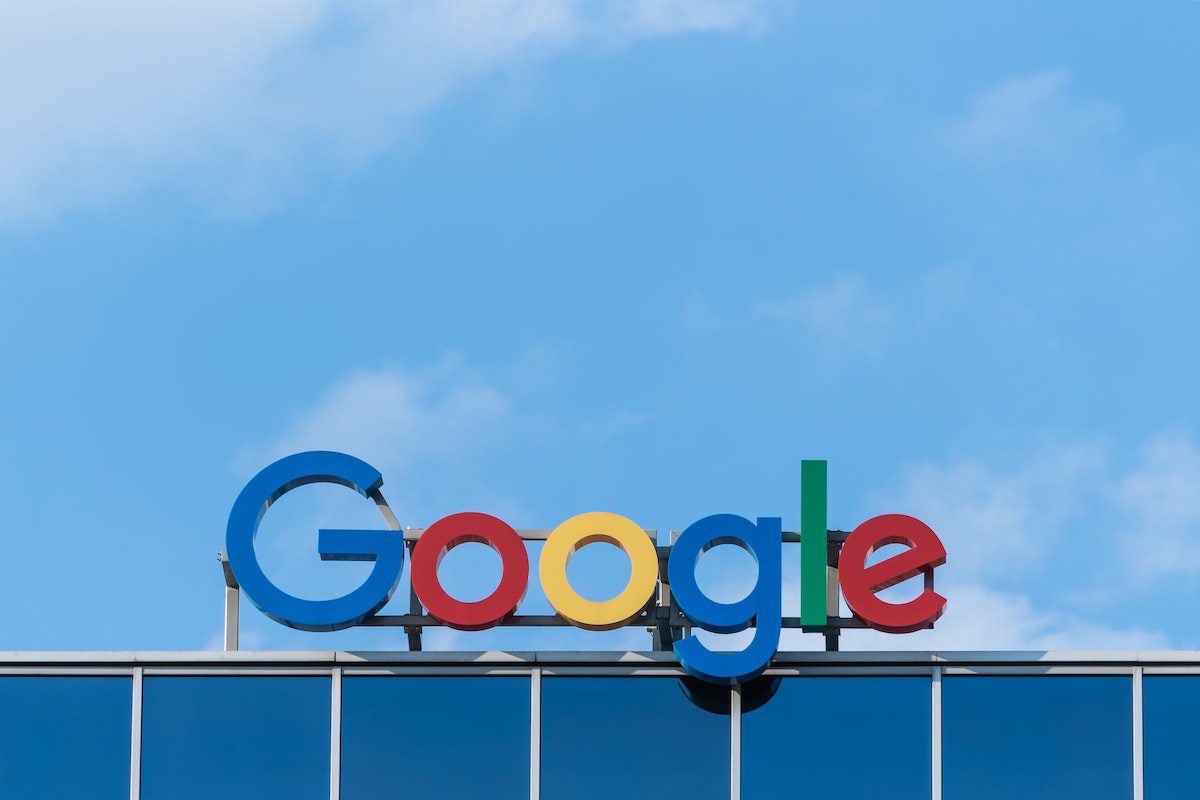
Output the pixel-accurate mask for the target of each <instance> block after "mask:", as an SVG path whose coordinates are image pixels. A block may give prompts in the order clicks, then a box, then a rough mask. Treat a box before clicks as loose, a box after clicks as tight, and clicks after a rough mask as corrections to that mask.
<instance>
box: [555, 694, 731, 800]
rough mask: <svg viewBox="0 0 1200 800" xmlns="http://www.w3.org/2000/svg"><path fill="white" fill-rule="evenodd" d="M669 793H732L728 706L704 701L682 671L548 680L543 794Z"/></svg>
mask: <svg viewBox="0 0 1200 800" xmlns="http://www.w3.org/2000/svg"><path fill="white" fill-rule="evenodd" d="M728 694H729V693H728V690H724V697H725V702H726V703H727V702H728ZM664 796H671V797H687V798H688V800H727V799H728V797H729V715H728V713H714V712H712V711H706V710H704V709H702V708H700V707H699V706H697V705H696V704H695V703H693V702H692V701H691V700H690V699H689V698H688V696H687V695H686V694H685V693H684V690H683V684H682V683H681V682H680V681H679V680H677V679H675V678H649V677H628V678H582V677H580V678H574V677H554V678H550V677H548V678H546V679H544V680H543V681H542V797H543V798H546V800H613V798H621V800H642V798H645V800H661V798H662V797H664Z"/></svg>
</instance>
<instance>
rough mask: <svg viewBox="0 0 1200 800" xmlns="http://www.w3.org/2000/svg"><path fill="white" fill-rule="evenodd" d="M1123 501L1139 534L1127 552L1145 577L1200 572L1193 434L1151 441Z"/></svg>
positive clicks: (1122, 487) (1199, 490)
mask: <svg viewBox="0 0 1200 800" xmlns="http://www.w3.org/2000/svg"><path fill="white" fill-rule="evenodd" d="M1117 498H1118V501H1119V503H1120V505H1121V507H1122V508H1123V509H1124V511H1125V512H1126V513H1127V515H1128V518H1129V521H1130V525H1129V527H1130V529H1131V530H1132V532H1133V535H1132V536H1128V537H1124V538H1123V541H1124V542H1125V544H1126V550H1125V553H1124V554H1125V556H1126V558H1127V559H1128V563H1130V564H1132V565H1133V567H1134V568H1135V570H1136V571H1137V574H1138V575H1139V577H1141V578H1143V579H1152V578H1155V577H1162V576H1169V575H1189V576H1196V575H1197V574H1200V450H1197V447H1196V442H1195V440H1194V439H1193V438H1192V437H1191V436H1190V435H1188V434H1187V433H1186V432H1182V431H1173V432H1166V433H1162V434H1159V435H1158V436H1155V437H1152V438H1151V439H1149V440H1148V441H1147V442H1146V443H1145V444H1144V445H1143V446H1142V448H1141V453H1140V457H1139V460H1138V462H1137V464H1136V465H1135V467H1134V468H1133V469H1132V470H1131V471H1130V472H1128V473H1127V474H1126V475H1124V477H1122V478H1121V480H1120V482H1119V483H1118V486H1117Z"/></svg>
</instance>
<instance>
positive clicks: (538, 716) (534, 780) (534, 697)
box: [529, 668, 542, 800]
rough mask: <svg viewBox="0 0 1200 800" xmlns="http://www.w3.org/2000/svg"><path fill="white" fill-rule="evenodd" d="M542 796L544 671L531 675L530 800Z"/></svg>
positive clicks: (536, 799)
mask: <svg viewBox="0 0 1200 800" xmlns="http://www.w3.org/2000/svg"><path fill="white" fill-rule="evenodd" d="M541 796H542V671H541V670H540V669H536V668H535V669H534V670H533V672H532V673H531V674H530V676H529V800H539V798H540V797H541Z"/></svg>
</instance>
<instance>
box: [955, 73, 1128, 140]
mask: <svg viewBox="0 0 1200 800" xmlns="http://www.w3.org/2000/svg"><path fill="white" fill-rule="evenodd" d="M1069 83H1070V82H1069V79H1068V75H1067V73H1066V72H1065V71H1064V70H1061V69H1055V70H1047V71H1045V72H1039V73H1036V74H1033V75H1024V76H1020V77H1016V78H1012V79H1009V80H1006V81H1004V82H1003V83H1000V84H999V85H997V86H993V87H991V88H989V89H987V90H985V91H983V92H980V93H979V94H977V95H975V96H974V97H973V98H971V100H970V103H969V104H968V108H967V111H966V113H965V114H964V115H963V116H962V117H961V118H959V119H957V120H955V121H953V122H952V123H951V124H950V126H949V127H948V130H947V132H946V133H947V142H948V144H949V145H950V146H951V147H952V148H953V149H955V150H958V151H960V152H962V153H964V154H969V155H975V156H986V157H992V156H1021V155H1047V154H1059V153H1062V152H1065V151H1067V150H1069V149H1071V148H1072V147H1074V146H1075V145H1076V144H1078V143H1079V142H1082V141H1085V140H1087V139H1089V138H1091V137H1094V136H1096V135H1098V134H1102V133H1106V132H1109V131H1112V130H1114V129H1116V128H1117V127H1118V126H1119V124H1120V114H1119V113H1118V111H1117V110H1116V109H1115V108H1114V107H1112V106H1110V105H1108V104H1106V103H1102V102H1097V101H1089V100H1081V99H1079V98H1077V97H1075V96H1073V95H1072V94H1071V92H1070V91H1069Z"/></svg>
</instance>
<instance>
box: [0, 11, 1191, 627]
mask: <svg viewBox="0 0 1200 800" xmlns="http://www.w3.org/2000/svg"><path fill="white" fill-rule="evenodd" d="M58 6H62V7H58ZM1198 27H1200V3H1196V2H1192V1H1191V0H1168V1H1166V2H1161V3H1155V4H1141V5H1138V6H1137V7H1136V8H1135V7H1134V6H1132V5H1129V4H1118V3H1094V2H1062V3H1053V4H1050V3H1040V2H1010V3H1002V4H989V5H986V6H985V5H980V4H959V3H951V2H925V3H898V2H891V3H887V2H857V3H834V2H804V3H794V4H776V3H757V2H750V1H749V0H746V1H739V0H729V1H728V2H720V1H719V0H711V1H705V2H698V3H681V2H671V1H670V0H657V1H656V2H646V3H641V4H635V3H614V4H610V5H607V6H603V7H601V6H599V5H596V4H583V3H548V2H537V1H536V0H511V2H505V3H480V4H477V5H470V4H461V3H448V2H435V3H421V4H417V3H400V4H392V3H369V2H363V3H352V4H349V5H345V4H337V5H335V4H333V3H328V2H324V0H306V1H305V2H301V3H292V2H287V3H283V2H277V3H271V2H268V3H262V4H254V6H253V7H252V8H247V7H244V4H234V3H224V2H221V3H199V2H185V3H181V4H172V5H171V6H170V7H169V8H168V7H163V8H160V9H149V10H148V9H146V8H144V7H143V6H142V4H138V3H132V2H124V1H122V2H116V3H111V4H106V5H105V6H104V7H103V8H100V7H93V6H92V5H90V4H83V3H62V4H57V5H56V4H47V5H45V6H39V7H38V8H28V7H24V8H18V7H15V6H14V7H10V8H7V9H4V10H0V52H3V53H4V54H5V55H4V57H3V59H2V61H0V90H2V91H3V94H4V95H5V96H6V97H7V98H9V101H8V102H6V104H5V108H4V109H3V110H0V115H3V117H4V124H3V125H0V334H2V335H0V369H2V370H3V373H4V375H5V386H6V389H5V391H4V392H2V393H0V419H2V420H3V422H2V423H0V448H2V449H0V452H2V453H3V455H4V458H3V459H0V508H3V509H4V521H3V527H2V530H3V531H4V534H3V536H4V543H5V555H6V565H7V566H6V568H5V570H4V580H3V582H0V603H3V605H4V607H5V608H6V609H8V611H7V613H6V614H5V615H4V623H5V624H4V629H5V632H4V634H3V636H2V637H0V649H9V650H19V649H56V650H57V649H134V648H136V649H159V648H164V649H165V648H187V649H193V648H204V647H211V646H214V644H215V642H216V641H217V638H216V637H217V635H218V634H219V631H220V621H221V606H220V603H221V589H220V586H221V584H220V577H219V570H218V567H217V564H216V561H215V553H216V551H217V549H218V548H219V547H221V546H222V540H223V534H224V523H225V517H226V515H227V514H228V510H229V507H230V505H231V504H232V502H233V499H234V497H235V496H236V494H237V492H238V491H239V489H240V488H241V486H242V485H243V484H244V483H245V481H246V480H247V479H248V478H249V477H250V476H251V475H253V474H254V472H256V471H257V470H258V469H259V468H260V467H262V466H264V465H265V464H266V463H268V462H269V461H270V460H272V459H273V458H274V457H277V456H279V455H282V454H284V453H286V452H290V451H292V450H297V449H307V448H314V447H319V448H328V449H342V450H346V451H347V452H351V453H354V454H355V455H359V456H361V457H363V458H366V459H367V460H369V461H371V462H372V463H374V464H375V465H376V466H378V467H379V468H380V469H381V470H382V471H383V473H384V476H385V485H384V493H385V494H386V495H387V496H388V498H389V500H390V501H391V503H392V505H393V507H394V508H395V509H396V511H397V513H398V514H399V516H400V517H401V519H402V521H403V522H404V523H405V524H410V525H419V526H424V525H428V524H429V523H431V522H433V521H434V520H436V519H437V518H438V517H439V516H441V515H442V514H445V513H450V512H454V511H460V510H467V509H473V510H481V511H489V512H491V513H496V514H498V515H500V516H502V517H504V518H505V519H506V520H508V521H509V522H510V523H512V524H513V525H514V526H516V527H553V526H554V525H556V524H557V523H558V522H560V521H562V520H563V519H566V518H567V517H569V516H572V515H574V514H576V513H579V512H582V511H586V510H595V509H602V510H608V511H615V512H618V513H623V514H625V515H627V516H629V517H631V518H633V519H634V520H636V521H638V522H639V523H641V524H643V525H644V526H646V527H648V528H657V529H660V530H663V531H666V530H670V529H672V528H676V529H678V528H683V527H686V525H688V524H689V523H690V522H692V521H694V520H695V519H698V518H699V517H702V516H705V515H707V514H710V513H716V512H733V513H740V514H744V515H747V516H755V515H764V516H766V515H779V516H782V517H783V518H784V524H785V527H793V528H794V527H795V526H796V525H798V522H799V482H800V460H801V459H802V458H827V459H828V460H829V462H830V484H831V487H830V522H831V524H832V525H833V526H835V527H842V528H849V527H852V526H853V525H855V524H857V523H858V522H860V521H862V520H864V519H866V518H868V517H870V516H873V515H874V514H878V513H884V512H904V513H911V514H914V515H917V516H920V517H921V518H923V519H924V520H926V521H927V522H928V523H929V524H931V525H932V526H933V527H934V529H935V530H937V531H938V532H939V533H940V534H941V535H942V537H943V539H944V540H945V541H946V543H947V546H948V549H949V551H950V562H949V564H948V565H947V567H946V568H945V569H944V571H943V572H942V573H940V575H941V577H940V580H941V583H940V586H941V587H943V591H944V593H946V594H947V596H948V597H949V598H950V606H949V610H948V611H947V614H946V616H945V617H944V618H943V620H942V621H941V623H940V624H939V628H938V630H937V631H934V632H931V633H922V634H918V635H914V636H911V637H886V636H883V635H875V634H871V635H863V636H859V637H857V638H854V639H853V640H852V641H851V642H848V645H849V646H854V647H904V648H924V647H964V648H966V647H969V648H979V649H985V648H996V649H1001V648H1016V647H1029V648H1076V647H1079V648H1130V649H1132V648H1142V647H1185V648H1188V647H1196V646H1198V643H1200V624H1198V623H1197V622H1196V621H1195V611H1194V609H1196V608H1200V440H1198V438H1197V435H1198V421H1197V410H1196V409H1197V401H1198V400H1200V380H1198V379H1197V369H1196V364H1197V363H1198V362H1200V320H1198V315H1197V313H1196V311H1197V307H1198V302H1197V301H1198V300H1200V270H1197V264H1198V263H1200V225H1198V219H1197V216H1198V215H1197V211H1196V209H1197V208H1200V190H1198V188H1197V187H1200V116H1198V115H1197V114H1196V113H1195V99H1196V97H1197V96H1198V92H1197V90H1198V89H1200V50H1197V48H1196V47H1195V41H1196V37H1197V32H1198ZM317 521H320V524H326V523H330V524H333V525H335V526H350V525H353V524H357V523H359V522H362V523H364V524H374V518H373V516H372V512H370V509H369V508H368V509H363V508H362V507H361V506H360V505H357V504H354V503H352V502H349V501H347V499H346V498H345V497H344V496H342V495H341V494H339V493H338V492H337V490H334V489H329V490H328V491H326V490H321V489H314V490H312V491H310V492H307V493H306V494H304V496H298V495H297V496H289V497H288V498H286V499H285V501H284V504H281V506H280V508H279V511H278V513H276V512H275V511H273V512H272V515H271V516H270V517H268V522H267V523H266V526H265V528H264V533H263V550H264V559H265V560H266V561H267V562H268V569H269V572H270V574H272V575H273V576H275V577H276V578H277V579H278V580H279V581H280V582H281V583H283V584H285V585H287V586H290V587H292V588H294V589H295V590H296V591H298V592H306V593H309V594H311V595H312V596H320V595H321V594H322V593H324V594H325V595H328V594H329V593H331V592H333V591H336V590H337V589H338V588H339V587H340V588H346V587H348V586H350V585H353V583H354V579H355V576H356V575H357V574H359V573H356V572H355V570H356V569H359V568H361V567H362V565H353V564H336V565H331V564H321V563H319V562H316V560H315V529H316V524H314V523H315V522H317ZM478 547H479V549H480V550H482V546H478ZM598 549H600V548H589V549H588V551H584V553H581V554H580V557H579V564H578V566H577V567H573V568H575V569H576V573H575V574H577V577H578V579H579V580H580V581H581V583H582V584H583V585H586V586H588V587H589V591H592V590H594V591H596V592H603V591H604V589H605V587H612V586H616V587H618V588H619V586H620V585H621V584H622V583H623V579H622V578H621V577H620V573H621V570H622V569H626V570H627V567H623V565H622V564H621V561H620V559H619V558H617V557H615V556H614V555H613V554H612V553H604V552H589V551H591V550H598ZM702 568H704V569H705V570H706V577H705V580H706V581H707V585H709V586H710V587H712V589H713V591H716V592H718V593H719V592H721V591H731V592H732V591H736V587H737V586H738V585H739V581H741V582H742V583H744V582H745V580H747V575H748V572H747V570H748V565H747V563H746V560H745V559H738V558H736V557H733V556H727V557H726V558H725V559H724V560H721V558H720V557H719V555H718V556H715V557H714V559H713V560H712V563H710V564H708V565H707V566H705V564H704V563H702ZM446 572H447V576H446V581H447V584H448V585H450V586H451V588H452V590H453V589H454V588H455V587H457V589H458V591H460V592H462V593H464V594H465V595H470V594H471V593H472V592H474V593H475V594H480V593H481V592H480V589H479V587H480V585H481V584H486V583H487V581H488V580H489V579H490V580H494V577H495V576H494V572H495V564H494V563H493V562H492V561H490V560H489V558H488V557H487V555H486V553H481V552H479V551H478V550H475V549H472V547H464V548H463V552H462V553H457V551H456V555H455V556H453V557H452V558H451V559H449V560H448V561H447V566H446ZM626 574H627V573H626ZM489 575H491V576H492V577H491V578H489V577H488V576H489ZM614 576H615V577H614ZM731 587H732V588H731ZM792 589H794V586H792V587H791V589H789V591H791V590H792ZM533 595H534V596H531V598H530V600H529V603H530V605H529V610H535V611H536V610H538V609H540V608H542V607H543V605H544V598H539V597H537V596H536V592H533ZM785 599H786V598H785ZM432 638H433V644H435V645H436V646H445V647H463V648H470V649H475V648H477V647H493V646H497V647H504V646H507V647H517V646H570V647H592V648H599V647H607V646H620V647H625V646H644V641H645V640H646V637H645V636H644V635H642V634H641V633H640V632H636V631H635V632H622V633H617V634H607V635H600V634H591V633H581V632H541V633H528V632H522V631H511V630H509V631H499V632H491V633H481V634H461V635H459V634H454V635H451V634H438V635H435V636H434V637H432ZM814 639H815V637H811V636H810V637H805V639H804V640H793V641H790V642H789V643H788V645H787V646H790V647H809V646H813V647H815V646H818V645H819V640H817V641H814ZM245 640H246V643H247V644H250V645H252V646H261V647H304V648H320V649H328V648H332V647H357V648H392V647H401V646H402V641H403V639H402V636H400V635H399V634H398V633H396V632H391V631H381V630H366V631H355V632H348V633H342V634H336V635H319V634H300V633H296V632H292V631H288V630H286V629H284V628H282V627H280V626H277V625H275V624H273V623H270V622H269V621H267V620H266V619H265V618H262V617H261V616H260V615H258V614H257V612H254V611H253V610H252V609H248V610H247V612H246V616H245Z"/></svg>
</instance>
